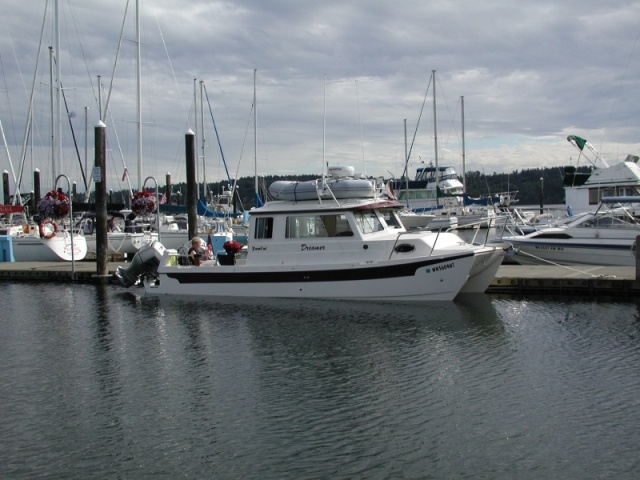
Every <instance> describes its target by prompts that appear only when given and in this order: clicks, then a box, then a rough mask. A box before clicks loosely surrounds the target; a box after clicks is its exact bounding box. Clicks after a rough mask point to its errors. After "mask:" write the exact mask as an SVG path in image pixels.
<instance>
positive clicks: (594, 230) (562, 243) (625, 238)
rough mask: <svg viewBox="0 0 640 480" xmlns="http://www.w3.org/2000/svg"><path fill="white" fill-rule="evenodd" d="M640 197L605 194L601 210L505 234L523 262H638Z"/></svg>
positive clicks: (519, 260) (516, 255)
mask: <svg viewBox="0 0 640 480" xmlns="http://www.w3.org/2000/svg"><path fill="white" fill-rule="evenodd" d="M639 207H640V197H603V198H602V202H601V203H600V206H599V207H598V209H597V210H595V211H593V212H584V213H581V214H578V215H575V216H572V217H567V218H565V219H563V220H561V221H558V222H557V223H555V224H553V225H551V226H548V227H545V228H539V229H537V230H535V231H534V232H532V233H528V234H526V235H513V236H508V237H507V236H503V237H502V239H501V241H503V242H508V243H510V244H511V245H512V246H513V247H514V249H515V254H514V255H513V256H512V257H511V259H512V260H513V261H515V262H517V263H520V264H523V265H530V264H550V263H551V264H559V265H580V264H582V265H606V266H635V265H636V259H635V249H636V238H637V237H638V236H639V235H640V223H639V222H638V218H640V208H639Z"/></svg>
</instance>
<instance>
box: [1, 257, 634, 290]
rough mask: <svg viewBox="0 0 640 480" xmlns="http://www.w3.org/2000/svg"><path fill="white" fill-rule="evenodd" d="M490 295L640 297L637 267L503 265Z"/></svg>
mask: <svg viewBox="0 0 640 480" xmlns="http://www.w3.org/2000/svg"><path fill="white" fill-rule="evenodd" d="M121 265H123V266H126V265H127V263H126V262H125V261H118V262H109V263H108V275H107V276H100V275H97V264H96V262H95V261H86V260H83V261H79V262H75V265H72V264H71V262H0V281H5V282H22V281H33V282H39V281H44V282H51V281H55V282H72V283H83V284H91V283H94V284H98V283H108V282H109V281H110V279H111V277H113V274H114V272H115V271H116V269H117V268H118V267H119V266H121ZM487 293H509V294H541V293H542V294H584V295H590V294H601V295H623V296H633V295H640V280H638V279H637V278H636V269H635V267H600V266H593V265H573V266H559V265H552V266H520V265H502V266H501V267H500V269H499V270H498V273H497V274H496V276H495V278H494V279H493V280H492V282H491V284H490V285H489V288H488V289H487Z"/></svg>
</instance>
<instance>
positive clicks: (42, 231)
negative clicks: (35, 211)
mask: <svg viewBox="0 0 640 480" xmlns="http://www.w3.org/2000/svg"><path fill="white" fill-rule="evenodd" d="M49 223H50V224H51V225H52V226H53V230H52V231H50V232H49V233H47V232H46V231H45V228H44V226H45V225H47V224H49ZM56 233H58V224H57V223H56V222H52V221H51V220H49V219H46V220H44V221H43V222H42V223H41V224H40V237H42V238H46V239H47V240H50V239H52V238H53V237H55V235H56Z"/></svg>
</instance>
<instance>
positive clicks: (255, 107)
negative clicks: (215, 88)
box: [253, 68, 260, 203]
mask: <svg viewBox="0 0 640 480" xmlns="http://www.w3.org/2000/svg"><path fill="white" fill-rule="evenodd" d="M257 72H258V69H257V68H254V69H253V168H254V170H255V175H254V182H255V185H254V192H255V195H256V203H257V202H258V201H259V199H260V191H259V190H258V104H257V98H256V75H257Z"/></svg>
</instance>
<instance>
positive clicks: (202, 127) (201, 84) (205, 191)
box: [200, 80, 209, 202]
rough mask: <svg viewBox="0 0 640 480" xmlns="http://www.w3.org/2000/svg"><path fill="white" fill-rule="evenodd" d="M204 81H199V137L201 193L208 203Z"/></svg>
mask: <svg viewBox="0 0 640 480" xmlns="http://www.w3.org/2000/svg"><path fill="white" fill-rule="evenodd" d="M203 90H204V80H200V136H201V137H202V138H201V142H200V143H201V145H202V147H201V148H202V193H203V197H204V201H205V202H208V198H209V195H208V193H207V175H206V169H205V161H204V141H205V140H204V95H203Z"/></svg>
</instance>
